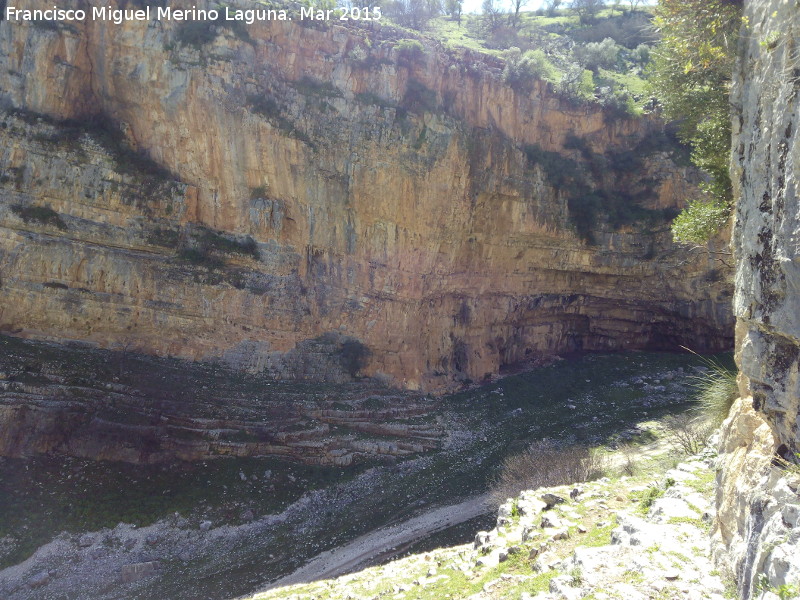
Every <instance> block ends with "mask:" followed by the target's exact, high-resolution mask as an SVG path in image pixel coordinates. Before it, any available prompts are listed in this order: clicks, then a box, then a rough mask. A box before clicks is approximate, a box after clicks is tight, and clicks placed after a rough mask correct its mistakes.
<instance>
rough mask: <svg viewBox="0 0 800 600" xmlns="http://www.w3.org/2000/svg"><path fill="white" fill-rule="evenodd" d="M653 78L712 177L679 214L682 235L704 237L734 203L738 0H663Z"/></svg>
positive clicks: (676, 227)
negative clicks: (731, 168) (731, 164)
mask: <svg viewBox="0 0 800 600" xmlns="http://www.w3.org/2000/svg"><path fill="white" fill-rule="evenodd" d="M654 24H655V27H656V28H657V29H658V31H659V32H660V33H661V41H660V43H659V45H658V47H657V49H656V50H655V51H654V53H653V55H654V60H653V63H652V69H651V75H650V81H651V84H652V86H653V89H654V91H655V93H656V95H657V96H658V98H659V100H660V101H661V104H662V106H663V108H664V114H665V115H666V117H667V118H669V119H675V120H677V121H679V123H680V130H679V135H680V138H681V140H682V141H683V142H685V143H688V144H689V145H691V147H692V162H694V163H695V164H696V165H697V166H698V167H700V168H701V169H702V170H703V171H705V172H706V173H707V174H708V175H709V177H710V181H709V182H708V183H706V184H704V185H703V186H702V188H703V194H702V197H700V198H695V199H692V200H690V201H689V206H688V208H686V209H685V210H684V211H683V212H682V213H681V214H680V215H679V216H678V218H677V219H676V220H675V222H674V223H673V227H672V232H673V236H674V237H675V239H676V240H678V241H684V242H693V243H698V244H701V243H705V242H707V241H708V239H709V238H711V237H712V236H713V235H714V234H715V233H717V232H718V231H719V230H720V229H721V228H722V226H723V225H724V224H725V223H726V222H727V220H728V216H729V215H730V211H731V205H732V191H731V181H730V178H729V176H728V156H729V154H730V147H731V125H730V104H729V100H728V98H729V94H730V84H731V77H732V73H733V64H734V59H735V55H736V43H737V39H738V34H739V28H740V26H741V24H742V16H741V2H739V1H736V0H733V1H731V0H660V2H659V5H658V7H657V8H656V9H655V19H654Z"/></svg>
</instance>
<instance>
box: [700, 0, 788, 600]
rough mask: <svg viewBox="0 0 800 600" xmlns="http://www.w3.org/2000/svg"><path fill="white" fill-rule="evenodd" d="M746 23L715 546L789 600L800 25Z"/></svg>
mask: <svg viewBox="0 0 800 600" xmlns="http://www.w3.org/2000/svg"><path fill="white" fill-rule="evenodd" d="M745 11H746V15H745V16H746V24H747V25H746V28H745V29H744V30H743V31H744V33H745V35H743V36H742V41H741V45H742V46H741V52H740V58H739V63H738V67H737V69H738V70H737V72H736V74H735V82H734V90H733V103H734V106H735V107H736V109H737V111H738V113H739V114H738V115H737V116H736V117H735V118H734V140H733V159H732V175H733V177H732V179H733V181H734V186H735V188H736V195H737V206H736V223H735V228H734V233H733V249H734V254H735V258H736V292H735V300H734V312H735V314H736V317H737V332H736V333H737V359H738V363H739V366H740V369H741V373H742V375H741V380H740V390H741V392H742V399H740V400H739V401H737V403H736V404H735V405H734V407H733V410H732V412H731V416H730V417H729V419H728V420H727V421H726V423H725V425H724V427H723V436H722V442H721V460H720V471H719V474H718V486H719V487H718V492H717V506H718V519H717V521H716V528H715V540H716V542H717V543H718V560H719V561H720V562H721V563H722V564H724V565H726V566H727V567H728V568H729V569H730V570H731V571H732V573H733V574H734V575H735V577H736V580H737V583H738V584H739V589H740V594H741V597H742V598H745V599H746V598H752V597H760V596H761V594H762V593H765V592H769V591H770V590H771V591H772V592H781V593H782V597H784V596H785V597H788V596H786V594H796V593H798V585H799V584H800V564H798V562H797V556H798V553H799V552H800V527H798V518H797V515H798V513H799V512H800V494H799V493H798V491H799V490H800V477H798V476H797V472H796V470H795V469H794V468H791V467H790V468H785V467H784V466H782V465H781V462H780V461H781V459H789V460H790V461H796V458H795V456H794V454H795V453H796V452H798V450H800V434H799V433H798V427H797V425H798V412H800V410H799V409H800V405H799V404H798V399H799V398H800V387H798V358H799V357H800V325H799V324H798V320H797V319H798V315H800V306H798V302H800V294H798V285H800V272H798V267H797V263H798V260H799V259H798V255H797V226H798V218H800V217H799V215H800V205H798V197H797V180H796V173H797V172H798V166H799V165H800V162H799V161H800V148H799V147H798V146H797V142H796V137H797V127H798V125H799V124H800V123H798V108H800V98H798V91H800V88H798V79H797V78H798V74H799V73H800V72H798V69H797V66H798V65H797V53H796V50H795V49H794V45H795V43H796V40H797V36H798V33H799V32H800V14H798V12H797V8H796V7H795V6H794V5H793V4H790V3H786V2H780V1H779V0H753V1H752V2H747V3H746V8H745ZM776 455H777V456H776ZM793 471H794V473H793ZM792 590H794V591H792Z"/></svg>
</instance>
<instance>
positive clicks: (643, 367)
mask: <svg viewBox="0 0 800 600" xmlns="http://www.w3.org/2000/svg"><path fill="white" fill-rule="evenodd" d="M15 343H16V342H15ZM28 344H31V343H29V342H26V343H25V344H22V346H15V348H14V352H7V353H6V355H5V358H4V360H5V361H6V363H10V362H13V360H17V359H13V357H12V358H9V356H12V355H13V356H17V357H18V356H19V355H25V356H28V357H29V358H30V356H31V355H32V353H34V354H35V352H39V353H42V352H45V350H46V351H47V352H49V353H51V354H52V356H50V357H49V358H47V360H46V361H44V362H42V360H41V356H40V358H39V359H38V362H37V361H36V360H34V359H30V360H27V361H25V360H23V361H22V367H23V368H22V369H21V371H20V369H17V367H14V368H11V367H13V365H9V364H4V365H3V367H2V369H1V370H2V371H3V372H5V373H7V374H9V375H8V378H7V379H6V380H5V383H6V384H7V385H5V386H4V388H3V390H0V391H2V393H0V400H1V401H2V402H4V403H5V406H9V405H12V404H14V403H16V404H17V405H18V404H21V403H27V404H31V405H34V406H39V407H40V406H53V405H58V403H59V402H60V401H61V400H60V399H62V398H63V397H64V395H65V392H64V386H65V385H66V386H70V385H71V386H72V387H71V388H69V389H72V392H71V395H70V398H71V400H70V401H71V402H73V403H78V404H81V403H83V404H82V405H83V406H87V405H88V406H91V407H93V408H92V409H93V410H97V411H104V412H103V414H108V412H109V411H108V410H107V409H108V406H106V404H104V403H105V402H109V401H108V400H106V398H107V397H111V395H104V394H102V393H99V392H98V390H101V391H102V389H103V388H104V387H105V386H106V385H108V383H109V382H108V381H107V380H105V379H104V378H103V376H102V372H101V376H97V377H96V378H95V379H91V380H90V379H88V378H84V379H82V380H81V381H80V382H76V381H71V382H68V381H66V380H64V379H63V377H64V374H63V372H61V371H59V368H61V367H58V368H57V365H59V364H62V363H63V360H62V361H61V362H59V360H56V359H54V358H53V356H55V357H56V358H60V359H63V358H64V355H63V354H59V353H58V352H60V350H59V351H58V352H56V350H55V349H54V348H53V347H50V346H38V345H36V344H33V345H30V346H29V345H28ZM34 351H35V352H34ZM26 352H27V353H28V354H25V353H26ZM82 352H83V353H84V354H82V355H81V361H82V362H83V363H84V364H86V363H87V362H91V360H92V357H95V358H97V356H99V355H95V354H93V353H94V352H99V351H90V350H82ZM34 358H35V357H34ZM126 360H128V361H133V362H134V363H136V364H137V365H138V366H134V367H130V372H131V373H133V375H130V376H129V375H127V374H125V373H123V375H122V376H120V375H119V369H116V367H115V373H114V374H113V375H112V376H111V380H112V381H111V382H112V383H113V384H114V385H115V386H122V387H118V388H116V389H118V390H121V391H119V394H121V395H124V396H125V397H130V398H135V397H137V396H141V395H146V394H147V386H146V385H145V384H144V383H142V375H141V374H142V373H145V372H147V371H148V370H149V371H150V372H154V373H158V374H162V373H163V371H158V370H157V368H158V367H161V366H163V365H161V363H160V362H158V364H156V363H155V362H148V361H155V360H157V359H149V358H146V357H127V358H126ZM158 360H161V359H158ZM17 362H18V363H19V361H17ZM73 362H74V361H73ZM26 365H27V367H28V370H27V371H26V370H25V368H24V367H25V366H26ZM37 365H39V366H37ZM41 365H44V366H45V367H46V368H40V367H41ZM18 366H19V365H18ZM173 367H174V368H173V371H172V372H176V373H182V374H181V380H180V381H181V386H180V387H181V390H182V392H181V393H182V394H183V396H182V397H183V400H181V401H180V402H177V405H178V407H179V408H180V410H185V411H188V410H190V409H191V402H190V400H191V401H192V402H196V399H198V398H199V399H203V400H204V402H199V403H197V402H196V403H197V404H198V405H199V406H201V407H202V406H214V409H215V410H216V411H218V412H217V416H216V418H217V420H218V421H219V420H220V419H221V420H225V417H226V413H228V414H236V415H238V416H239V418H238V422H239V426H240V427H241V428H242V429H244V430H245V432H246V431H252V428H253V427H254V426H255V425H254V423H256V422H257V423H261V425H260V426H263V427H273V428H276V427H277V426H276V422H277V421H275V418H274V415H275V414H277V413H276V412H275V411H270V410H269V409H270V407H274V406H276V405H277V406H283V407H286V406H288V405H289V403H288V402H287V400H286V398H287V397H289V393H290V391H291V390H292V389H294V390H295V392H296V394H295V396H294V397H296V398H301V399H303V400H304V401H305V402H306V404H304V405H303V406H306V407H307V408H306V409H304V410H306V413H305V416H304V415H299V416H298V415H297V414H295V413H291V414H290V415H289V416H290V417H291V419H289V421H288V422H289V423H298V422H301V423H302V427H301V429H302V431H304V432H307V431H311V430H316V431H318V432H319V433H318V435H317V438H316V439H315V438H314V437H313V436H312V437H306V438H305V440H304V441H305V443H307V444H308V445H306V446H303V448H305V449H306V450H305V451H308V448H313V447H314V444H317V445H316V450H315V451H316V452H317V453H318V454H317V455H324V452H326V451H327V449H329V448H332V447H335V446H332V445H331V438H335V437H339V438H340V440H339V442H340V443H338V444H337V445H336V447H342V446H343V445H344V446H347V447H349V448H351V449H352V448H359V449H360V451H359V452H357V453H354V454H355V456H354V458H355V460H354V461H353V462H352V463H351V464H349V465H347V466H336V465H331V464H324V465H319V464H316V465H315V464H303V463H302V462H301V461H300V460H298V459H297V458H294V459H293V460H289V459H287V458H286V457H282V456H258V455H254V456H238V457H237V456H227V457H225V456H220V457H218V458H204V459H199V460H195V461H180V462H177V463H165V462H158V463H152V464H150V463H141V464H129V463H124V462H120V461H91V460H87V459H84V458H77V457H74V456H65V455H64V454H63V452H64V450H66V449H68V445H62V446H61V447H56V448H54V449H53V450H52V451H50V452H49V453H47V454H45V455H40V456H34V457H27V458H4V459H2V460H0V488H1V489H0V561H2V567H3V570H2V571H0V593H2V596H3V597H4V598H9V599H10V600H12V599H13V600H17V599H20V600H21V599H31V600H32V599H34V598H35V599H39V598H53V599H70V598H89V597H91V598H97V599H105V598H108V599H111V598H132V597H135V598H137V599H142V600H147V599H150V598H152V599H154V600H155V599H163V598H170V599H175V600H180V599H182V598H192V599H198V598H214V599H218V598H225V597H235V596H241V595H246V594H252V593H254V592H256V591H258V590H263V589H265V588H266V587H267V586H269V585H270V583H271V582H276V581H279V580H281V578H285V577H290V576H292V574H293V573H294V574H295V575H294V576H295V577H296V576H297V573H301V574H302V573H303V572H302V571H299V572H298V569H300V568H302V567H303V566H304V565H308V566H306V569H314V568H318V570H317V571H316V572H314V573H312V574H311V575H306V576H305V579H307V580H310V579H315V578H318V577H330V576H334V575H336V574H339V573H341V572H342V569H344V570H356V569H360V568H364V567H365V566H369V565H371V564H376V563H378V562H380V561H386V560H390V559H391V558H393V557H394V556H397V555H401V554H404V553H406V552H410V551H414V552H420V551H426V550H430V549H433V548H436V547H440V546H447V545H452V544H455V543H463V542H466V541H467V540H469V539H472V538H473V537H474V533H475V531H476V530H477V529H483V528H487V527H490V526H491V523H492V522H493V520H494V517H493V516H492V515H491V514H490V513H491V509H492V507H490V506H486V508H485V509H484V508H482V506H483V505H482V502H481V500H482V496H484V495H485V494H486V492H487V491H488V490H489V489H490V487H491V483H492V481H493V479H494V477H495V476H496V474H497V471H498V468H499V465H500V464H501V463H502V461H503V459H504V458H505V457H506V456H508V455H510V454H514V453H516V452H518V451H519V450H520V449H522V448H524V447H526V446H527V444H529V443H530V442H531V441H534V440H538V439H542V438H548V437H549V438H553V439H559V440H562V441H565V442H571V443H579V444H587V445H592V446H604V447H608V448H614V447H616V446H617V445H618V444H619V443H620V442H622V441H624V440H630V439H637V438H638V439H639V440H640V441H641V442H643V443H644V442H648V441H652V440H651V437H652V430H651V429H650V428H649V427H650V426H640V424H641V423H643V422H647V421H653V420H657V419H658V418H660V417H662V416H664V415H667V414H670V413H673V412H681V411H685V410H686V409H687V407H689V406H690V403H691V397H692V393H693V389H692V385H691V384H692V382H693V379H692V378H693V377H694V376H695V375H696V374H697V372H698V369H699V370H702V361H701V360H700V359H699V358H698V357H695V356H691V355H687V354H664V353H629V354H614V355H587V356H583V357H576V358H572V359H569V360H560V361H556V362H555V363H553V364H552V365H549V366H547V367H541V368H537V369H534V370H531V371H527V372H524V373H519V374H516V375H509V376H507V377H505V378H503V379H500V380H497V381H494V382H490V383H488V384H486V385H484V386H481V387H477V388H473V389H469V390H465V391H463V392H461V393H458V394H454V395H451V396H448V397H445V398H440V399H432V398H427V397H424V396H422V395H419V394H408V395H404V397H403V398H400V397H399V396H397V393H396V392H394V391H392V390H388V389H383V390H379V389H377V388H376V386H375V385H374V383H371V382H361V383H360V384H353V385H349V386H339V387H336V386H322V387H319V388H315V387H314V386H313V385H311V384H305V383H298V384H296V386H295V387H294V388H292V384H277V383H275V382H268V381H260V380H258V378H257V377H256V376H252V378H250V379H248V377H250V376H242V375H237V377H240V378H243V379H242V380H241V381H243V382H244V383H241V385H242V386H244V387H243V388H241V389H240V390H239V391H240V392H241V393H238V392H237V393H236V394H232V393H231V385H232V384H231V381H232V380H231V379H229V378H227V373H225V372H221V371H218V372H216V373H215V372H212V371H211V370H210V369H211V367H207V366H205V367H201V369H203V373H204V374H203V376H202V377H200V376H197V374H196V373H193V372H192V371H191V369H190V368H187V369H184V370H183V371H181V370H180V369H179V368H178V367H180V365H179V364H178V363H176V364H175V365H173ZM215 368H217V367H215ZM14 369H17V370H16V371H15V370H14ZM34 371H35V372H34ZM16 372H21V373H22V374H27V375H26V376H27V379H26V380H25V382H24V387H21V386H20V385H19V384H20V382H19V377H18V376H15V377H14V378H13V379H15V381H14V380H11V379H12V377H11V375H13V373H16ZM126 373H127V371H126ZM34 375H35V377H34ZM113 377H117V379H118V381H113ZM196 377H197V378H196ZM78 384H80V386H82V387H83V388H84V391H83V392H79V393H80V394H82V395H78V392H76V391H75V386H76V385H78ZM267 384H269V385H267ZM203 386H205V388H204V387H203ZM281 386H284V387H281ZM359 386H360V387H359ZM172 387H173V388H174V387H175V386H172ZM123 388H124V389H123ZM237 389H238V388H237ZM276 389H280V390H282V391H281V392H280V394H275V390H276ZM119 397H120V396H119V395H114V396H113V398H112V400H113V399H117V398H119ZM75 398H78V400H75ZM221 398H224V399H226V401H225V402H222V401H220V399H221ZM403 401H405V402H406V403H407V405H408V406H414V407H416V408H415V410H416V411H417V412H416V413H415V414H413V415H411V416H409V415H404V414H402V407H398V410H399V411H400V412H399V413H396V414H395V415H394V416H393V417H392V416H391V415H389V414H388V413H387V410H388V408H389V407H391V406H393V404H395V405H396V404H402V402H403ZM228 404H230V407H228ZM312 404H313V405H314V406H313V408H308V407H310V406H311V405H312ZM365 405H366V406H367V407H372V408H371V409H367V408H366V407H365ZM160 406H161V413H159V414H160V415H161V417H160V418H161V419H162V420H166V421H168V422H170V423H171V424H174V423H175V421H174V420H173V421H170V419H173V416H172V415H174V414H175V413H176V412H177V410H178V409H175V408H172V405H171V403H170V402H166V403H165V402H162V403H161V405H160ZM243 407H244V408H243ZM259 407H265V408H263V410H264V414H265V415H266V416H259ZM381 407H383V408H381ZM421 408H424V410H421ZM369 410H371V411H372V415H373V416H372V417H370V416H369V415H368V414H365V413H369ZM381 410H383V411H384V412H383V413H382V412H381ZM243 413H246V417H247V418H241V415H242V414H243ZM348 414H349V418H345V416H347V415H348ZM381 415H383V416H381ZM137 418H138V419H139V421H137V422H140V421H141V416H139V417H137ZM148 418H150V419H151V420H150V421H148V423H152V415H148ZM370 418H372V419H374V420H375V422H376V423H377V424H378V425H380V424H381V423H383V424H384V425H386V422H387V421H391V420H392V419H395V420H396V421H398V422H397V423H395V425H392V427H390V428H387V427H383V428H378V429H370V428H369V427H368V426H367V425H368V424H369V422H370ZM270 419H271V421H270ZM326 419H327V420H328V421H330V420H331V419H335V420H336V421H337V425H335V427H334V426H332V425H331V424H330V422H328V423H327V425H328V430H327V432H326V431H325V430H324V428H323V427H322V425H325V424H326V423H325V420H326ZM409 419H410V420H411V421H412V424H416V425H421V424H423V423H424V424H425V427H426V431H431V432H434V431H435V432H438V433H437V436H430V439H431V440H433V441H435V442H436V443H435V445H433V444H432V445H431V447H423V448H419V449H417V451H414V452H409V453H407V454H402V453H394V454H392V453H391V452H388V453H385V454H382V453H381V451H380V450H381V448H385V449H389V450H391V449H392V448H395V449H396V448H398V447H399V446H398V444H399V443H402V442H403V441H404V440H405V441H408V439H407V437H403V435H394V436H393V435H392V432H395V433H397V432H398V431H399V432H401V433H402V432H403V431H404V430H403V428H402V427H400V428H397V427H396V426H397V425H404V426H406V427H407V426H408V425H409ZM120 420H121V421H124V419H122V418H120ZM206 421H208V420H206ZM235 421H237V419H229V420H227V421H225V423H224V425H225V427H223V428H222V429H225V430H226V431H227V433H226V434H225V435H227V436H228V437H229V439H231V440H233V441H234V442H235V441H236V440H237V439H244V442H241V443H242V444H245V446H237V447H239V448H241V447H246V444H247V443H248V442H249V440H250V438H249V437H247V436H241V435H240V434H236V431H235V427H234V426H233V423H234V422H235ZM242 423H244V425H242ZM285 423H286V421H284V424H285ZM348 425H352V427H348ZM186 427H187V429H191V430H192V435H193V436H196V437H200V438H201V439H202V438H203V436H209V435H210V434H209V432H210V431H214V428H213V427H210V426H209V425H208V423H206V426H205V427H200V426H198V425H195V424H192V425H191V427H189V426H186ZM248 428H250V429H248ZM277 429H280V427H277ZM287 429H288V430H291V429H293V427H291V426H288V427H287V428H284V430H287ZM294 429H299V428H297V427H296V426H295V427H294ZM390 429H391V431H390ZM158 431H162V430H158ZM277 433H280V431H277ZM237 435H240V437H239V438H237V437H236V436H237ZM272 435H273V437H272V438H271V439H275V437H274V433H273V434H272ZM178 437H179V436H178ZM196 437H195V438H193V439H194V440H195V441H196ZM106 441H107V440H106ZM193 444H194V442H193ZM356 444H358V445H356ZM191 447H192V448H195V449H197V448H200V447H202V448H205V449H207V448H208V446H198V445H197V444H194V445H192V446H191ZM256 449H257V448H256ZM300 456H306V457H307V456H310V455H309V454H301V455H300ZM452 505H460V506H461V507H462V509H463V508H465V507H466V508H467V509H468V510H459V511H452V510H448V509H446V508H445V507H448V506H452ZM437 511H438V512H437ZM453 515H457V517H454V516H453ZM414 519H417V520H416V521H415V520H414ZM401 523H404V524H414V523H416V524H417V527H416V529H415V528H413V527H410V526H403V527H399V524H401ZM392 525H395V526H398V527H395V532H397V533H398V537H397V538H391V539H387V538H386V537H385V535H384V534H385V532H386V528H388V527H391V526H392ZM375 532H378V533H377V534H376V533H375ZM370 534H372V535H373V537H375V536H376V535H377V537H380V538H381V539H382V542H385V543H382V545H381V547H380V548H377V549H374V548H372V549H368V551H362V552H354V553H353V555H352V556H351V557H350V558H349V559H348V560H346V561H344V562H345V563H346V564H345V565H342V564H341V562H342V560H341V555H340V554H338V550H341V549H342V548H347V547H348V544H351V543H354V540H359V539H361V540H363V539H364V536H369V535H370ZM367 539H369V538H368V537H367ZM350 547H352V546H350ZM330 551H334V552H333V555H334V556H336V557H337V558H336V561H335V562H336V563H337V564H336V565H333V566H334V567H335V568H333V569H332V570H331V569H326V568H324V567H323V568H319V565H320V564H324V556H326V554H325V553H330ZM320 556H322V557H323V558H320ZM328 556H330V554H328ZM315 557H317V559H316V561H313V560H312V559H314V558H315ZM315 564H316V565H317V567H314V565H315ZM306 573H307V574H308V573H309V571H306ZM300 580H302V578H301V579H300ZM283 581H284V582H286V581H289V580H286V579H284V580H283Z"/></svg>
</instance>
